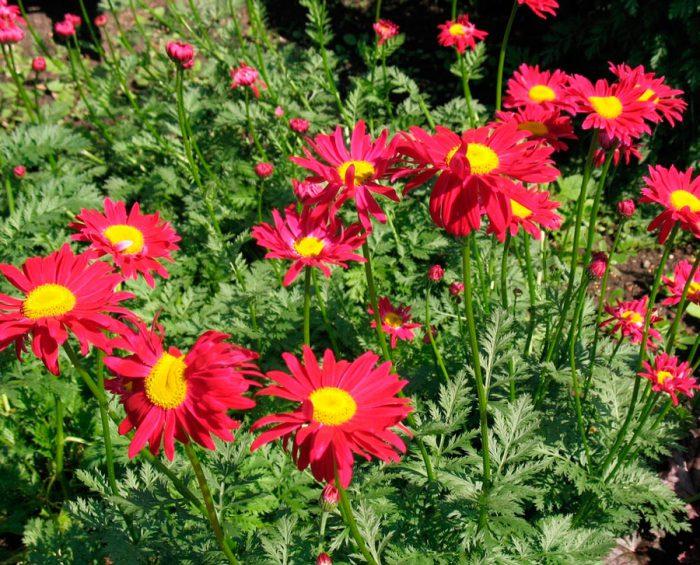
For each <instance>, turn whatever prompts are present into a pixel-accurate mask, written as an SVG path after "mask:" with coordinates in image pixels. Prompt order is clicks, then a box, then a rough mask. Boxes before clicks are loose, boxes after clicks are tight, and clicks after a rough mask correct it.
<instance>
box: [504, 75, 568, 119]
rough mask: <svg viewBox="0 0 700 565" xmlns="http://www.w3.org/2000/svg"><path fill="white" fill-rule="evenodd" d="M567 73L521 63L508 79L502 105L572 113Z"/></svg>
mask: <svg viewBox="0 0 700 565" xmlns="http://www.w3.org/2000/svg"><path fill="white" fill-rule="evenodd" d="M568 82H569V75H567V74H566V73H565V72H564V71H560V70H556V71H541V70H540V66H539V65H535V66H534V67H533V66H530V65H526V64H525V63H523V64H522V65H520V66H519V67H518V69H517V70H516V71H515V72H514V73H513V78H511V79H509V80H508V85H507V89H506V95H505V98H504V99H503V106H505V107H506V108H521V107H523V106H540V107H542V108H545V109H547V110H551V109H554V108H557V109H560V110H564V111H567V112H571V113H573V112H574V110H575V106H574V104H573V102H572V101H571V97H570V96H569V94H568V91H567V85H568Z"/></svg>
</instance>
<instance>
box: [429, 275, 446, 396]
mask: <svg viewBox="0 0 700 565" xmlns="http://www.w3.org/2000/svg"><path fill="white" fill-rule="evenodd" d="M425 331H426V332H427V335H428V339H429V340H430V346H431V347H432V348H433V354H434V355H435V361H436V362H437V364H438V367H439V368H440V372H441V373H442V377H443V379H444V380H445V384H448V383H449V382H450V377H449V375H448V373H447V369H446V368H445V362H444V361H443V359H442V355H441V353H440V350H439V349H438V346H437V343H436V342H435V336H433V331H432V328H431V327H430V287H428V288H427V289H426V291H425Z"/></svg>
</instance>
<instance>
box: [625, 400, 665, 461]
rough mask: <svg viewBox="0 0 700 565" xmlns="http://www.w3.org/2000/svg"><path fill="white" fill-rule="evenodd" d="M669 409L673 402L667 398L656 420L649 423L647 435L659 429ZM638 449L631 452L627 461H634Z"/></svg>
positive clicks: (638, 447) (639, 447)
mask: <svg viewBox="0 0 700 565" xmlns="http://www.w3.org/2000/svg"><path fill="white" fill-rule="evenodd" d="M671 408H673V401H672V400H671V399H670V398H669V399H668V400H667V401H666V403H665V404H664V407H663V408H662V409H661V410H660V411H659V413H658V415H657V416H656V418H654V421H653V422H652V423H651V426H650V427H649V433H651V432H653V431H654V430H655V429H656V428H658V427H659V424H660V423H661V422H662V421H663V419H664V418H665V417H666V414H668V413H669V411H670V410H671ZM640 449H641V446H639V445H638V446H637V447H636V448H635V450H634V451H633V452H632V454H631V455H630V456H629V459H632V460H634V459H636V457H637V454H638V453H639V450H640Z"/></svg>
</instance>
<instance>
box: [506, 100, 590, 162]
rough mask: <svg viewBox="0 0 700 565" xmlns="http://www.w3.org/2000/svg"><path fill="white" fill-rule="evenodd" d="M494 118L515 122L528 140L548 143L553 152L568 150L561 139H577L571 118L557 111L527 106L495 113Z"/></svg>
mask: <svg viewBox="0 0 700 565" xmlns="http://www.w3.org/2000/svg"><path fill="white" fill-rule="evenodd" d="M496 117H497V118H498V119H499V120H500V121H502V122H508V121H513V122H515V123H516V124H517V126H518V129H519V130H522V131H526V132H527V133H528V134H529V139H534V140H538V141H542V142H546V143H549V145H551V146H552V147H554V150H555V151H565V150H566V149H568V146H567V145H566V143H564V142H563V141H562V139H578V138H577V137H576V135H575V134H574V126H573V125H572V123H571V118H569V116H566V115H563V114H561V113H560V111H559V110H558V109H550V108H547V107H545V106H534V105H528V106H524V107H522V108H518V109H517V110H516V111H515V112H497V113H496Z"/></svg>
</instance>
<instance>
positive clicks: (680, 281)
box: [663, 260, 700, 306]
mask: <svg viewBox="0 0 700 565" xmlns="http://www.w3.org/2000/svg"><path fill="white" fill-rule="evenodd" d="M692 271H693V264H692V263H691V262H690V261H686V260H683V261H679V262H678V264H677V265H676V266H675V268H674V269H673V277H664V284H665V285H666V292H667V293H668V295H669V296H668V298H666V300H664V301H663V304H664V305H666V306H673V305H675V304H678V303H679V302H680V301H681V296H682V295H683V289H684V288H685V285H686V283H687V282H688V278H689V277H690V273H691V272H692ZM686 300H687V301H688V302H689V303H692V304H700V269H697V270H696V271H695V274H694V275H693V281H692V282H691V283H690V286H689V287H688V294H687V297H686Z"/></svg>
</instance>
